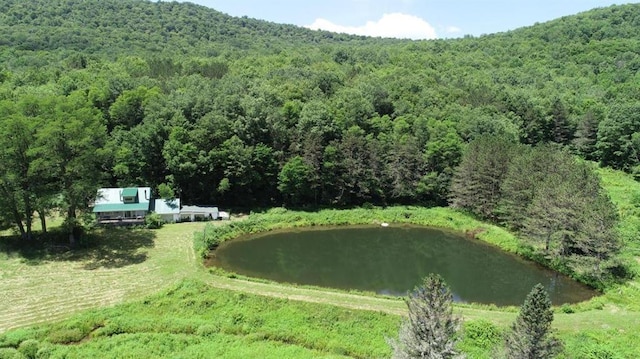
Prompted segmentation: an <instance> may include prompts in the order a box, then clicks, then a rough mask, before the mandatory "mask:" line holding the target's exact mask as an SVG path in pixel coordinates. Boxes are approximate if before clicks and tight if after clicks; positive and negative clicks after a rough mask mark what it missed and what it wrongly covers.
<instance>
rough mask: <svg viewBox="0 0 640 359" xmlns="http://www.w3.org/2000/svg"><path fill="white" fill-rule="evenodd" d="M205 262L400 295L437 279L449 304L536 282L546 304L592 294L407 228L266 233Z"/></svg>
mask: <svg viewBox="0 0 640 359" xmlns="http://www.w3.org/2000/svg"><path fill="white" fill-rule="evenodd" d="M209 264H211V265H214V266H218V267H221V268H223V269H225V270H229V271H232V272H235V273H238V274H242V275H246V276H250V277H257V278H264V279H270V280H274V281H277V282H286V283H295V284H307V285H314V286H322V287H329V288H338V289H344V290H349V289H356V290H362V291H373V292H376V293H378V294H388V295H399V296H401V295H406V294H407V291H409V290H411V289H413V288H414V287H415V286H416V285H418V284H420V282H421V280H422V278H423V277H425V276H426V275H428V274H429V273H439V274H440V275H441V276H442V277H443V278H444V279H445V280H446V281H447V284H448V285H449V286H450V288H451V291H452V292H453V295H454V300H455V301H458V302H475V303H485V304H490V303H493V304H496V305H521V304H522V302H523V301H524V298H525V297H526V295H527V293H529V291H530V290H531V288H532V287H533V286H534V285H535V284H537V283H542V284H543V285H544V286H545V287H546V288H547V291H548V292H549V295H550V297H551V300H552V302H553V304H554V305H559V304H562V303H575V302H580V301H584V300H587V299H589V298H591V297H593V296H594V295H596V292H594V291H593V290H590V289H589V288H588V287H586V286H584V285H581V284H580V283H577V282H575V281H573V280H572V279H570V278H569V277H566V276H564V275H560V274H558V273H556V272H553V271H551V270H548V269H546V268H543V267H541V266H539V265H536V264H534V263H531V262H528V261H525V260H523V259H521V258H519V257H517V256H515V255H512V254H509V253H505V252H503V251H501V250H499V249H497V248H495V247H493V246H491V245H488V244H486V243H484V242H481V241H478V240H474V239H468V238H466V237H465V236H463V235H460V234H457V233H454V232H448V231H443V230H438V229H432V228H424V227H412V226H393V225H392V226H390V227H386V228H383V227H371V226H369V227H338V228H336V227H333V228H322V227H321V228H314V229H305V230H296V231H286V232H284V231H282V232H269V233H266V234H260V235H255V236H251V237H247V238H242V239H237V240H233V241H229V242H227V243H224V244H223V245H221V246H220V247H219V248H218V249H216V251H215V253H213V256H212V259H211V261H210V262H209Z"/></svg>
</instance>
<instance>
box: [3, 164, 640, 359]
mask: <svg viewBox="0 0 640 359" xmlns="http://www.w3.org/2000/svg"><path fill="white" fill-rule="evenodd" d="M601 175H602V176H603V182H604V183H605V185H606V186H607V188H608V190H609V192H610V194H611V197H612V199H613V200H614V201H615V202H616V203H618V206H619V207H620V209H621V214H622V221H621V224H620V232H621V234H622V236H623V239H624V241H625V248H626V249H625V252H624V255H625V256H626V258H627V259H629V260H631V261H636V262H635V263H636V266H635V267H634V268H633V269H634V270H636V271H637V268H638V265H637V263H638V262H637V261H638V253H637V252H636V250H637V248H639V247H640V246H638V241H639V239H638V233H640V223H639V220H638V215H637V214H638V212H637V211H638V208H639V207H638V204H640V203H636V197H638V198H640V185H638V183H637V182H635V181H633V180H631V179H630V178H629V177H628V176H625V175H621V174H620V173H618V172H614V171H607V170H602V171H601ZM638 202H640V201H638ZM392 211H393V210H392ZM399 211H400V212H398V213H402V210H399ZM440 211H441V214H442V216H441V218H438V217H437V216H435V215H433V213H431V215H429V217H430V218H429V221H436V222H438V221H444V222H442V223H441V225H443V226H449V227H453V228H457V229H459V230H465V229H467V227H469V228H475V226H477V225H478V223H476V222H473V221H472V220H471V219H469V218H466V219H465V217H464V216H462V215H460V214H455V213H453V212H447V210H440ZM365 212H366V211H365ZM373 212H375V211H371V213H373ZM390 213H393V212H390ZM281 214H282V215H284V213H281ZM379 214H380V213H377V214H376V215H379ZM334 215H335V216H340V213H339V212H338V211H330V212H326V213H325V214H324V216H325V217H326V216H334ZM393 215H397V213H396V214H393ZM296 216H297V221H293V224H290V225H304V224H305V221H306V220H307V219H305V218H303V217H304V216H302V215H296ZM401 217H402V216H401ZM325 220H326V218H325ZM414 220H416V218H414ZM445 222H447V223H445ZM243 223H244V222H243ZM216 224H217V225H219V224H220V223H219V222H216ZM247 224H249V225H250V226H258V225H256V224H251V221H248V222H247ZM436 224H437V223H436ZM235 227H236V228H240V227H242V225H238V224H236V225H235ZM251 228H253V229H256V230H258V229H259V228H254V227H251ZM491 230H493V229H491ZM205 231H211V229H206V230H205V226H204V223H184V224H175V225H167V226H165V227H163V228H162V229H160V230H156V231H148V230H133V231H131V230H109V231H108V232H105V233H104V234H103V235H101V236H98V238H100V239H99V240H98V242H97V244H96V245H95V246H93V247H91V248H89V249H85V250H80V251H78V252H76V253H75V254H73V255H70V254H68V252H66V253H65V252H63V253H59V254H52V255H42V254H37V253H36V254H28V255H25V254H24V253H19V252H10V251H4V252H1V251H0V333H2V332H4V333H5V334H1V335H0V358H3V357H5V356H9V357H13V356H12V355H14V354H15V353H17V352H18V351H21V352H26V351H28V350H40V351H41V352H42V353H44V354H43V355H41V356H40V357H43V358H44V357H52V358H53V357H70V358H74V357H75V358H82V357H95V356H99V357H113V358H126V357H131V358H134V357H157V358H161V357H183V358H192V357H209V355H215V356H216V357H226V358H240V357H255V356H256V355H258V353H260V354H262V357H273V358H313V357H327V358H344V357H355V358H367V357H384V356H387V355H388V354H389V351H388V346H387V345H386V342H385V337H387V336H389V335H394V334H395V332H396V331H397V327H398V324H399V318H400V317H399V315H402V314H404V313H405V305H404V303H403V302H402V301H401V300H399V299H394V298H385V297H378V296H373V295H360V294H357V293H346V292H340V291H334V290H323V289H320V288H310V287H296V286H289V285H282V284H277V283H268V282H265V281H259V280H251V279H242V278H231V277H229V276H225V275H214V274H211V273H209V271H207V270H206V269H205V268H204V267H203V266H202V264H201V260H200V258H199V256H197V255H196V251H194V245H193V237H194V233H196V234H197V236H196V237H203V234H204V232H205ZM489 232H490V231H489ZM207 233H208V232H207ZM485 233H486V232H485ZM494 234H495V233H494ZM494 238H497V242H496V243H495V244H496V245H499V246H502V247H505V248H506V249H508V250H511V251H516V250H517V248H516V247H514V246H513V243H512V240H511V239H509V238H508V236H506V235H504V234H502V233H497V235H496V236H495V237H494ZM122 303H125V304H122ZM87 310H88V311H87ZM455 312H456V313H458V314H460V315H462V317H463V318H464V320H465V328H466V334H465V337H464V340H463V342H462V344H461V348H463V349H464V350H465V351H466V352H467V353H468V354H469V357H470V358H490V357H491V355H492V354H491V353H492V352H491V347H492V346H493V345H495V344H496V343H499V341H500V337H499V336H500V333H501V332H502V331H503V330H504V329H505V328H507V326H508V325H509V323H511V322H512V321H513V319H514V318H515V315H516V312H515V310H514V308H507V309H501V308H492V307H483V306H468V305H456V306H455ZM565 312H566V313H565ZM36 324H40V325H38V326H35V327H32V326H33V325H36ZM15 328H22V329H17V330H15ZM554 328H555V329H556V330H557V332H558V334H559V335H560V336H561V337H562V338H563V339H564V341H565V343H566V348H567V351H566V353H567V354H565V355H564V356H563V357H566V358H637V357H638V356H639V355H640V354H639V353H640V283H639V282H638V281H637V279H636V280H634V281H631V282H628V283H626V284H624V285H620V286H616V287H614V288H612V289H611V290H609V291H608V292H607V293H605V294H604V295H603V296H600V297H598V298H595V299H593V300H591V301H590V302H587V303H583V304H579V305H575V306H571V307H568V308H558V310H557V311H556V315H555V321H554ZM10 329H14V330H10ZM29 346H31V347H29ZM149 346H151V347H153V348H155V349H154V350H153V351H151V352H149V351H148V347H149ZM23 354H24V353H23ZM45 354H47V355H45ZM25 356H26V357H29V356H28V355H25Z"/></svg>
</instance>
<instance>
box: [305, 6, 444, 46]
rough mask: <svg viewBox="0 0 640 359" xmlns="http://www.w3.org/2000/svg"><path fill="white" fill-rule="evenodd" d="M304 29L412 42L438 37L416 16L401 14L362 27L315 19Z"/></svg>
mask: <svg viewBox="0 0 640 359" xmlns="http://www.w3.org/2000/svg"><path fill="white" fill-rule="evenodd" d="M305 27H307V28H309V29H312V30H327V31H331V32H338V33H345V34H353V35H365V36H374V37H377V36H380V37H395V38H401V39H414V40H418V39H435V38H437V37H438V35H436V30H435V29H434V28H433V26H431V25H430V24H429V23H428V22H426V21H425V20H423V19H421V18H419V17H417V16H413V15H407V14H401V13H392V14H384V15H382V18H380V20H378V21H367V23H366V24H364V25H362V26H342V25H338V24H334V23H332V22H331V21H329V20H326V19H316V21H314V22H313V24H311V25H308V26H305Z"/></svg>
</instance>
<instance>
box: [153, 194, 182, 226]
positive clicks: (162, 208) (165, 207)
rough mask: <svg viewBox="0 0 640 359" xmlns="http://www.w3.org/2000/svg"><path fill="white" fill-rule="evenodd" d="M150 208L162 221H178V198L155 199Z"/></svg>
mask: <svg viewBox="0 0 640 359" xmlns="http://www.w3.org/2000/svg"><path fill="white" fill-rule="evenodd" d="M151 210H152V211H153V212H155V213H157V214H159V215H160V217H161V218H162V220H163V221H165V222H169V223H173V222H178V221H180V198H174V199H156V200H154V201H153V204H152V205H151Z"/></svg>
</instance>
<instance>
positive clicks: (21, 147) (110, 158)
mask: <svg viewBox="0 0 640 359" xmlns="http://www.w3.org/2000/svg"><path fill="white" fill-rule="evenodd" d="M639 48H640V5H638V4H636V5H623V6H613V7H609V8H603V9H595V10H592V11H589V12H586V13H582V14H578V15H575V16H570V17H566V18H562V19H558V20H555V21H551V22H549V23H545V24H537V25H535V26H531V27H528V28H523V29H519V30H516V31H512V32H507V33H500V34H494V35H487V36H482V37H479V38H473V37H466V38H464V39H455V40H433V41H409V40H391V39H374V38H365V37H356V36H348V35H337V34H331V33H328V32H315V31H311V30H307V29H302V28H297V27H294V26H290V25H279V24H273V23H268V22H264V21H258V20H253V19H247V18H233V17H229V16H227V15H224V14H222V13H220V12H217V11H215V10H211V9H208V8H205V7H201V6H197V5H193V4H182V3H170V2H149V1H143V0H100V1H98V0H46V1H45V0H33V1H20V0H2V1H0V61H1V63H0V151H1V152H0V161H1V164H0V166H1V167H2V168H3V172H2V178H1V179H0V193H1V194H2V195H1V196H0V208H2V211H1V214H2V216H1V217H2V218H3V220H4V222H5V223H9V222H13V223H16V222H18V223H25V224H24V225H25V226H27V227H28V226H30V223H29V222H30V221H31V219H30V216H31V214H30V213H33V212H34V211H35V212H40V213H42V214H45V213H46V212H47V211H48V210H51V209H53V208H63V213H65V214H66V216H67V218H68V222H70V223H76V222H77V221H79V220H78V219H76V213H78V211H80V210H81V209H83V208H86V205H87V203H88V202H89V201H90V200H91V199H92V197H93V195H94V194H95V189H96V188H97V187H99V186H116V185H117V186H129V185H145V186H151V187H153V188H154V190H155V191H157V192H158V193H157V194H160V195H163V196H171V195H176V196H180V197H181V198H182V201H183V203H199V204H205V203H208V204H219V205H222V206H224V207H235V208H238V207H243V208H250V207H251V206H272V205H280V204H283V203H284V204H287V205H292V206H321V205H331V206H351V205H361V204H364V203H372V204H394V203H408V204H429V203H432V204H433V203H436V204H445V203H447V201H448V198H449V185H450V180H451V178H452V176H453V173H454V168H456V166H457V165H458V164H459V163H460V161H461V158H462V154H463V152H464V150H465V147H466V144H467V143H468V142H469V141H471V140H473V139H475V138H478V137H480V136H481V135H487V134H491V135H497V136H500V137H502V138H505V139H510V140H512V141H513V142H521V143H523V144H531V145H536V144H540V143H548V142H555V143H558V144H560V145H562V146H564V147H565V148H567V149H569V150H570V151H572V152H573V153H576V154H578V155H580V156H582V157H584V158H586V159H589V160H595V161H600V162H601V163H602V164H603V165H606V166H612V167H615V168H620V169H623V170H626V171H629V172H634V173H637V174H640V166H639V165H640V74H639V72H638V70H639V69H640V54H639V53H638V51H637V50H638V49H639ZM25 230H27V228H25Z"/></svg>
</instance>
